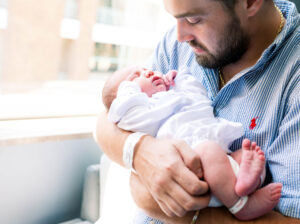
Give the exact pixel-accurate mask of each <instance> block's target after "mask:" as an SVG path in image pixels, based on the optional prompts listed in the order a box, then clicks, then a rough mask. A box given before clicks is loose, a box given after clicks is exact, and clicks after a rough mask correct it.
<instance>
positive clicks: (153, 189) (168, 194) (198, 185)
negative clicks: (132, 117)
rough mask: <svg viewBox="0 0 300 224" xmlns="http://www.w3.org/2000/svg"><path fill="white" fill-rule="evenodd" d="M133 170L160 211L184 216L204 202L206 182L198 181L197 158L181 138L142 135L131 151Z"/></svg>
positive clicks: (203, 204) (199, 165)
mask: <svg viewBox="0 0 300 224" xmlns="http://www.w3.org/2000/svg"><path fill="white" fill-rule="evenodd" d="M133 166H134V168H135V170H136V171H137V173H138V175H139V178H140V180H141V181H142V183H143V184H144V185H145V187H146V188H147V189H148V191H149V192H150V193H151V195H152V197H153V198H154V200H155V201H156V202H157V203H158V205H159V206H160V208H161V209H162V210H163V212H164V213H165V214H166V215H168V216H170V217H172V216H180V217H182V216H184V215H185V214H186V212H187V211H191V210H197V209H202V208H204V207H206V206H207V204H208V202H209V196H208V195H205V196H201V197H199V196H200V195H204V194H205V193H207V191H208V185H207V183H206V182H204V181H201V180H200V179H199V178H201V177H202V170H201V162H200V159H199V157H198V156H197V155H196V153H195V152H194V151H193V150H192V149H191V148H190V147H189V146H188V145H187V144H186V143H185V142H184V141H175V140H156V139H154V138H152V137H151V136H145V137H144V138H143V139H142V141H141V142H140V143H139V144H137V146H136V149H135V154H134V164H133Z"/></svg>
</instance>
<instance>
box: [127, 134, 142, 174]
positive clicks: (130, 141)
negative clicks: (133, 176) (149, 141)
mask: <svg viewBox="0 0 300 224" xmlns="http://www.w3.org/2000/svg"><path fill="white" fill-rule="evenodd" d="M144 135H146V134H145V133H142V132H135V133H132V134H130V135H129V136H128V137H127V139H126V141H125V144H124V147H123V163H124V165H125V167H126V168H128V169H133V167H132V163H133V154H134V148H135V145H136V144H137V143H138V142H139V140H140V139H141V137H143V136H144Z"/></svg>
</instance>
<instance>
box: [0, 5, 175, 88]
mask: <svg viewBox="0 0 300 224" xmlns="http://www.w3.org/2000/svg"><path fill="white" fill-rule="evenodd" d="M161 4H162V1H157V0H26V1H24V0H0V88H1V89H2V90H3V89H10V90H11V89H13V90H18V89H22V88H26V87H24V86H30V85H39V84H40V83H43V82H45V81H49V80H86V79H89V77H91V75H93V74H94V76H95V75H96V76H97V75H99V74H100V73H102V72H104V73H107V72H111V71H114V70H115V69H118V68H120V67H123V66H126V65H138V64H143V63H144V62H145V61H146V60H147V57H148V56H149V55H150V54H151V52H152V51H153V47H154V46H155V44H156V43H157V41H158V40H159V39H160V37H161V34H162V33H163V32H164V31H166V26H167V24H169V22H168V21H170V18H168V17H166V14H165V12H164V9H163V7H162V5H161ZM162 21H164V22H165V23H163V22H162ZM164 24H166V25H164Z"/></svg>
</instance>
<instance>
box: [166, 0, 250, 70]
mask: <svg viewBox="0 0 300 224" xmlns="http://www.w3.org/2000/svg"><path fill="white" fill-rule="evenodd" d="M164 3H165V7H166V10H167V11H169V12H170V13H171V14H172V15H173V16H175V17H176V19H177V38H178V41H180V42H184V41H186V42H188V43H189V44H190V46H191V47H192V49H193V51H194V53H195V55H196V60H197V62H198V63H199V64H200V65H202V66H204V67H208V68H219V67H223V66H225V65H227V64H230V63H234V62H236V61H238V60H239V59H240V58H241V57H242V56H243V54H244V53H245V52H246V51H247V49H248V45H249V37H248V35H247V34H246V33H245V32H244V30H243V29H242V27H241V23H240V20H239V18H238V17H237V15H236V14H235V12H234V11H233V10H232V11H229V9H227V8H225V6H224V5H222V3H221V2H219V1H215V0H184V1H182V0H164Z"/></svg>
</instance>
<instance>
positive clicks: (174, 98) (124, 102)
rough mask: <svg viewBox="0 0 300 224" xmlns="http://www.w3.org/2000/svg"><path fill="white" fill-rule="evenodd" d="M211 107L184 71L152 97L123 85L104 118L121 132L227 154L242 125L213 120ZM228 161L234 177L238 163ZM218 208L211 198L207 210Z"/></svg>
mask: <svg viewBox="0 0 300 224" xmlns="http://www.w3.org/2000/svg"><path fill="white" fill-rule="evenodd" d="M211 103H212V102H211V100H210V99H209V98H208V96H207V92H206V89H205V87H204V86H203V85H202V84H201V83H200V82H199V81H197V80H196V79H195V78H194V77H193V76H191V75H189V73H188V72H187V70H185V71H181V72H179V73H178V74H177V76H176V78H175V86H174V87H173V88H171V89H170V90H169V91H164V92H158V93H155V94H153V95H152V97H148V96H147V94H145V93H143V92H141V88H140V87H139V85H138V84H137V83H135V82H130V81H123V82H122V83H121V84H120V86H119V89H118V92H117V97H116V99H115V100H114V101H113V103H112V104H111V107H110V109H109V113H108V118H109V120H111V121H112V122H115V123H117V124H118V127H120V128H121V129H124V130H128V131H133V132H143V133H147V134H150V135H152V136H154V137H157V138H172V139H181V140H185V141H186V142H187V144H188V145H189V146H190V147H191V148H195V147H196V146H197V145H198V144H199V143H200V142H202V141H205V140H212V141H215V142H217V143H218V144H219V145H220V146H221V147H222V148H223V149H224V151H225V152H226V153H231V151H230V150H229V146H230V145H231V143H232V142H233V141H234V140H235V139H238V138H240V137H241V136H243V134H244V133H243V128H242V124H240V123H236V122H231V121H228V120H225V119H222V118H217V117H215V116H214V113H213V107H212V106H211ZM228 158H229V161H230V163H231V166H232V168H233V170H234V173H235V174H236V175H237V172H238V169H239V165H238V163H237V162H236V161H235V160H233V159H232V158H231V157H230V156H228ZM221 205H222V204H221V203H220V202H219V201H218V200H217V199H216V198H215V197H214V196H212V197H211V201H210V203H209V206H210V207H218V206H221Z"/></svg>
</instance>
